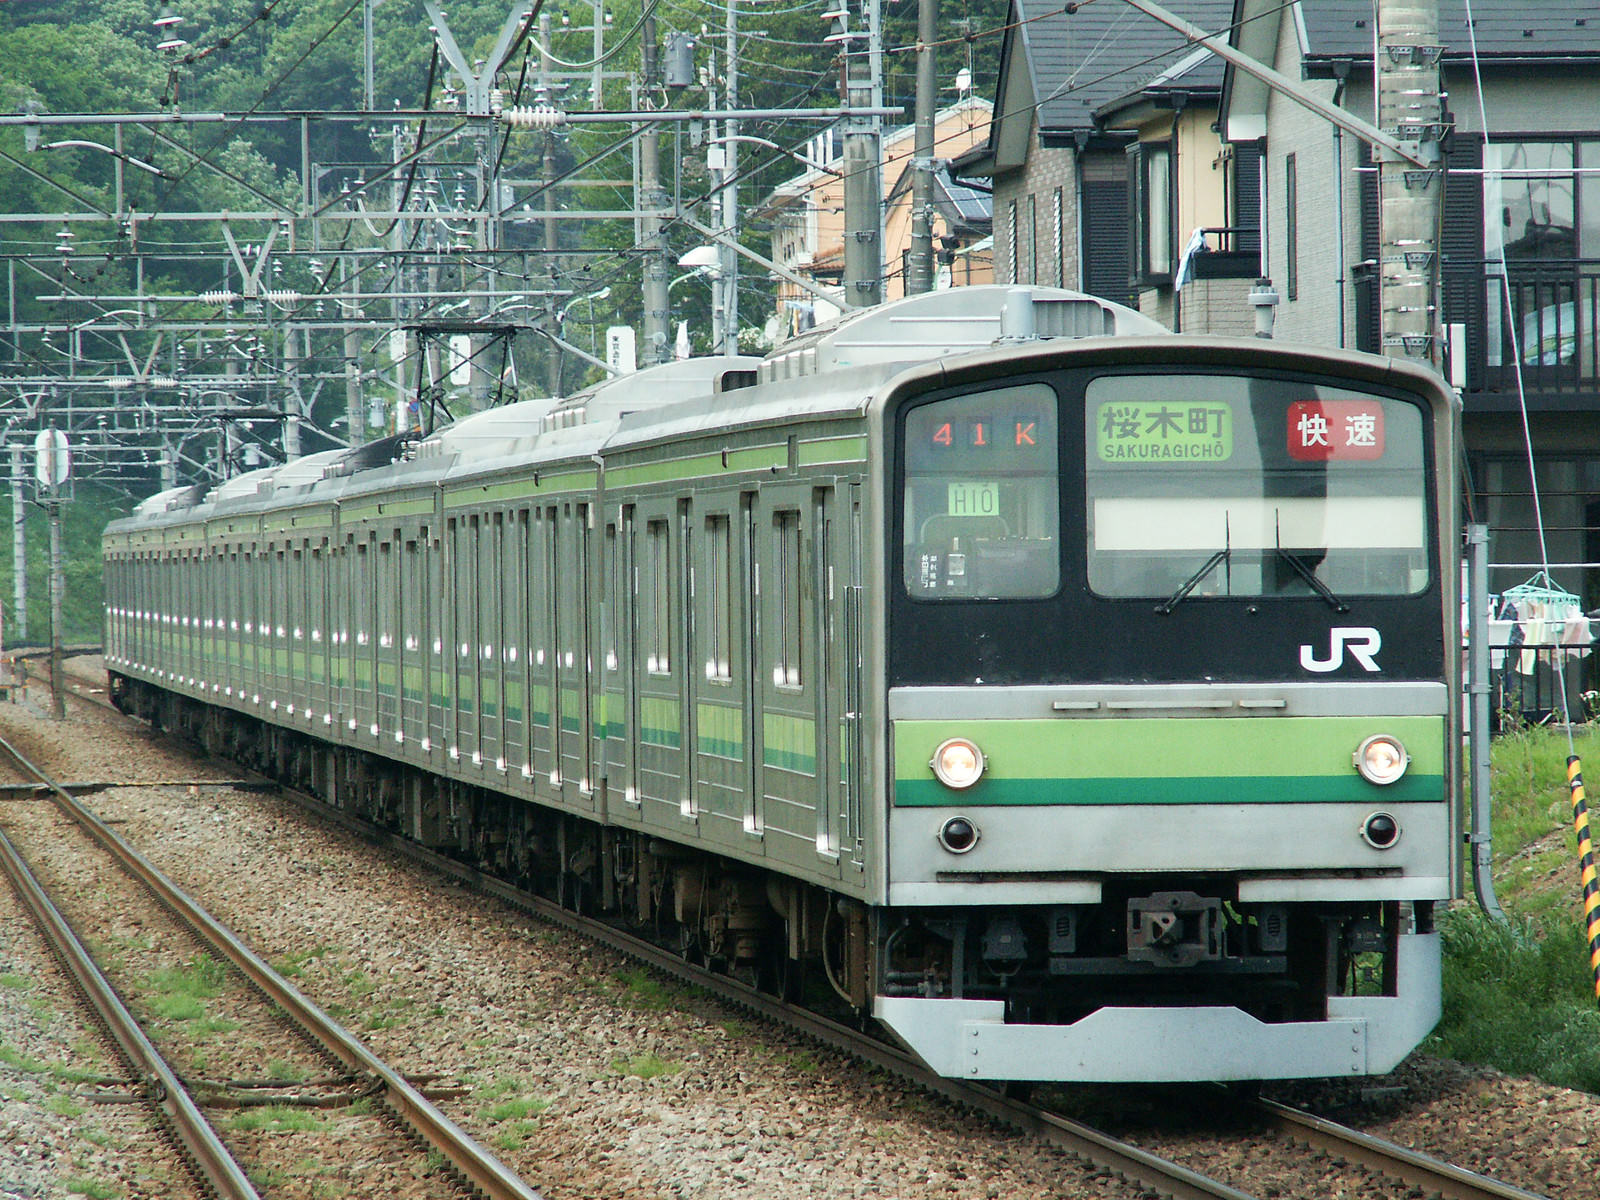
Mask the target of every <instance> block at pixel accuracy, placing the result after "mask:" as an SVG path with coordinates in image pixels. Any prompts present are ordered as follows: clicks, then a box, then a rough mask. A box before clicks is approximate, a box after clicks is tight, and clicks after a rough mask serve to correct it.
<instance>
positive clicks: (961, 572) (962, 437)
mask: <svg viewBox="0 0 1600 1200" xmlns="http://www.w3.org/2000/svg"><path fill="white" fill-rule="evenodd" d="M905 448H906V449H905V472H906V476H905V494H904V502H905V528H906V552H905V557H904V573H905V586H906V591H907V592H908V593H909V594H910V595H911V596H914V597H916V598H918V599H927V600H933V599H941V600H942V599H1021V598H1028V597H1034V598H1038V597H1044V596H1050V595H1054V594H1055V592H1056V590H1057V589H1058V588H1059V587H1060V586H1061V551H1060V546H1059V533H1060V525H1061V517H1060V462H1059V460H1060V453H1061V451H1060V444H1059V434H1058V428H1057V416H1056V394H1055V392H1054V391H1053V390H1052V389H1051V388H1049V387H1046V386H1045V385H1044V384H1041V383H1030V384H1023V385H1020V386H1017V387H1008V388H996V389H994V390H992V391H986V392H978V393H975V394H973V395H969V396H956V397H953V398H951V399H948V400H937V401H934V402H933V403H931V404H923V405H919V406H918V407H916V408H913V409H911V410H910V411H909V412H908V413H907V414H906V418H905Z"/></svg>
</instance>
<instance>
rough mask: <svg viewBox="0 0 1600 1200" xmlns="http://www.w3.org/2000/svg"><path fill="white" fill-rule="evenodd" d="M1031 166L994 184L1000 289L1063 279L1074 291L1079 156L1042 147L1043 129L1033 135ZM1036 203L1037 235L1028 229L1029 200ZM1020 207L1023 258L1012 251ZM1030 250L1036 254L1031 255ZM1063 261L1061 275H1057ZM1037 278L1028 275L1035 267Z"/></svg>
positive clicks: (1076, 281)
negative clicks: (1057, 232)
mask: <svg viewBox="0 0 1600 1200" xmlns="http://www.w3.org/2000/svg"><path fill="white" fill-rule="evenodd" d="M1029 146H1030V147H1031V149H1030V152H1029V154H1028V161H1027V163H1026V164H1025V165H1024V166H1023V167H1022V168H1020V169H1019V170H1016V171H1009V172H1007V173H1006V174H1004V175H999V176H996V177H995V180H994V278H995V282H996V283H1039V284H1045V285H1047V286H1051V287H1053V286H1054V285H1055V282H1056V280H1057V278H1060V279H1062V280H1064V281H1065V284H1066V286H1067V287H1069V288H1076V287H1079V286H1080V281H1081V279H1082V273H1081V269H1080V267H1079V263H1078V182H1077V181H1078V172H1077V152H1076V151H1074V150H1073V149H1072V148H1070V147H1064V148H1061V147H1053V146H1041V145H1040V144H1039V131H1038V126H1037V124H1035V126H1034V128H1033V129H1032V130H1031V131H1030V132H1029ZM1057 188H1060V189H1061V241H1062V242H1063V243H1064V254H1062V253H1058V250H1057V247H1056V246H1055V244H1054V243H1055V194H1056V189H1057ZM1029 196H1032V197H1034V212H1035V221H1034V224H1035V225H1036V226H1037V229H1036V230H1030V229H1029V228H1028V197H1029ZM1012 201H1015V202H1016V205H1017V233H1018V242H1019V245H1018V246H1017V253H1016V254H1015V256H1013V254H1012V248H1011V240H1010V239H1011V215H1010V214H1011V203H1012ZM1030 249H1031V250H1032V253H1030V252H1029V251H1030ZM1058 259H1061V260H1063V261H1061V264H1060V265H1061V266H1062V268H1063V270H1062V272H1061V274H1060V275H1059V276H1058V275H1057V274H1056V268H1057V261H1058ZM1013 261H1015V262H1016V264H1017V271H1018V274H1020V275H1022V276H1023V278H1021V279H1013V278H1012V277H1011V274H1010V272H1011V263H1012V262H1013ZM1030 262H1031V263H1032V264H1033V267H1034V271H1033V276H1032V277H1029V275H1028V266H1029V263H1030Z"/></svg>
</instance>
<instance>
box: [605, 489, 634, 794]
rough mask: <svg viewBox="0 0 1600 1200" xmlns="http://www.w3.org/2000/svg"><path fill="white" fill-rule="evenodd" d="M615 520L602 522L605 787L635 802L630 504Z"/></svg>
mask: <svg viewBox="0 0 1600 1200" xmlns="http://www.w3.org/2000/svg"><path fill="white" fill-rule="evenodd" d="M617 518H618V519H617V523H616V524H614V525H607V526H606V563H605V573H606V589H607V596H608V612H607V620H606V636H607V639H608V640H607V644H606V650H605V680H606V699H605V714H606V729H607V733H608V735H609V736H608V738H607V741H606V745H607V748H608V749H607V755H606V760H605V766H606V779H607V781H608V782H607V787H608V789H609V790H611V791H612V792H614V793H616V794H617V795H620V796H621V798H622V800H623V801H624V803H626V804H629V805H637V804H638V803H639V754H638V736H639V733H638V731H639V708H638V695H639V693H638V688H637V687H636V686H635V677H634V673H635V671H636V670H637V667H636V666H635V662H636V658H637V650H638V615H637V614H638V597H637V596H636V595H635V588H636V582H637V579H638V566H637V564H636V562H635V552H636V547H635V545H634V513H633V505H631V504H625V505H623V506H622V508H621V510H620V511H619V512H618V514H617Z"/></svg>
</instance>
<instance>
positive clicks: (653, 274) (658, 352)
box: [639, 7, 672, 366]
mask: <svg viewBox="0 0 1600 1200" xmlns="http://www.w3.org/2000/svg"><path fill="white" fill-rule="evenodd" d="M645 11H646V12H647V13H652V14H653V13H654V12H655V9H654V8H653V7H652V8H647V9H646V10H645ZM642 51H643V54H644V91H645V95H646V96H649V97H651V98H652V99H653V98H654V94H655V90H656V88H657V87H658V86H659V85H660V81H661V76H660V71H659V67H658V65H657V61H656V19H655V17H654V16H653V15H651V16H647V17H645V19H644V44H643V46H642ZM660 130H661V127H660V126H659V125H658V124H656V123H655V122H654V121H652V122H650V123H649V124H648V125H646V126H645V129H644V132H643V133H642V134H640V136H639V192H640V197H639V199H640V202H641V206H642V207H643V209H644V213H645V215H644V218H643V220H641V221H640V224H639V244H640V245H641V246H642V247H643V249H644V252H645V256H644V365H645V366H652V365H654V364H656V363H664V362H667V361H669V360H670V358H671V355H672V347H671V346H670V345H669V342H670V341H671V335H670V334H669V333H668V332H667V323H668V321H669V320H670V318H671V313H670V312H669V310H668V307H667V305H668V301H667V285H668V282H669V281H668V278H667V275H668V272H669V270H670V268H669V267H668V266H667V240H666V235H665V234H664V233H663V231H662V227H661V218H660V217H659V216H657V215H656V214H658V213H659V212H661V210H662V206H663V205H664V204H665V203H666V197H665V196H664V195H663V194H662V192H661V133H660Z"/></svg>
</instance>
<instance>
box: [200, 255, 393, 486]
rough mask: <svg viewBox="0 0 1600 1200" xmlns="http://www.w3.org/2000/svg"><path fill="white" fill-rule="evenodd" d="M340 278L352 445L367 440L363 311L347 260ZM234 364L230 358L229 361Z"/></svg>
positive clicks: (347, 412)
mask: <svg viewBox="0 0 1600 1200" xmlns="http://www.w3.org/2000/svg"><path fill="white" fill-rule="evenodd" d="M339 276H340V281H341V282H342V283H343V284H344V285H345V288H346V289H347V290H346V291H345V294H344V295H342V296H341V297H340V298H339V309H340V315H341V316H342V318H343V321H344V371H345V375H344V419H345V433H346V435H348V437H349V441H350V445H351V446H359V445H361V444H362V443H363V442H365V441H366V440H367V431H366V413H365V412H364V411H363V409H362V405H361V331H360V328H359V327H358V326H357V324H356V318H357V316H358V314H359V313H360V311H361V299H360V287H361V280H360V277H359V276H357V275H354V274H352V273H351V272H350V270H349V268H348V267H347V266H346V264H345V260H344V259H343V258H341V259H340V260H339ZM230 365H231V360H230ZM222 441H223V453H224V455H226V453H227V444H226V443H227V437H226V436H224V437H223V439H222ZM220 477H221V478H223V479H226V478H227V477H228V472H227V467H226V465H225V464H224V466H223V469H222V474H221V476H220Z"/></svg>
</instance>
